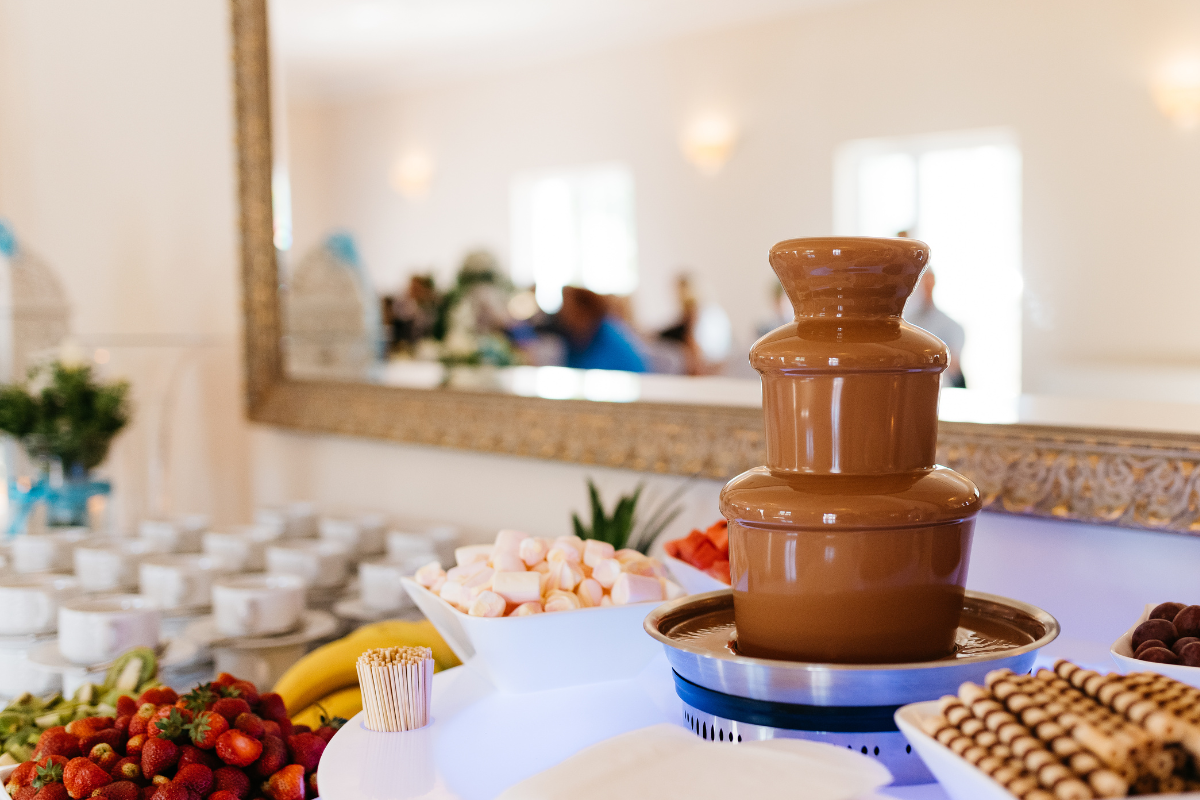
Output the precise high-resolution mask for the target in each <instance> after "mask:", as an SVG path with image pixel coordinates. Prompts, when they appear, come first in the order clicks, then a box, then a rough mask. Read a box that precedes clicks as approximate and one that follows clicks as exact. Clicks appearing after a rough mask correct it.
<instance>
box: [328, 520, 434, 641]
mask: <svg viewBox="0 0 1200 800" xmlns="http://www.w3.org/2000/svg"><path fill="white" fill-rule="evenodd" d="M437 544H438V542H437V540H435V539H434V538H433V537H431V536H430V535H429V534H428V533H427V532H424V531H422V532H421V533H411V532H407V531H391V532H389V533H388V534H387V546H386V554H385V556H384V557H383V558H374V559H368V560H364V561H361V562H359V564H358V596H357V597H347V598H345V599H344V600H342V601H340V602H338V603H337V604H336V605H335V606H334V609H333V610H334V613H336V614H337V615H338V616H339V617H341V618H342V619H344V620H347V621H349V622H351V623H357V624H361V623H365V622H374V621H377V620H381V619H392V618H401V617H419V616H420V612H418V611H416V608H415V606H413V604H412V601H411V599H409V596H408V593H407V592H405V591H404V588H403V585H402V584H401V583H400V579H401V578H402V577H404V576H406V575H411V574H413V573H414V572H415V571H416V570H417V569H418V568H419V567H422V566H424V565H425V564H428V563H429V562H430V561H434V560H437V558H438V554H437V549H438V548H437Z"/></svg>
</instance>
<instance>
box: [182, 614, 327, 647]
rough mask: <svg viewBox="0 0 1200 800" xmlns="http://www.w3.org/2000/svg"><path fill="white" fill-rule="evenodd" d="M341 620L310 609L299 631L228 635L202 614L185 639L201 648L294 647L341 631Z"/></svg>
mask: <svg viewBox="0 0 1200 800" xmlns="http://www.w3.org/2000/svg"><path fill="white" fill-rule="evenodd" d="M337 627H338V622H337V619H336V618H335V617H334V616H333V614H330V613H329V612H328V611H319V610H316V609H312V608H308V609H305V610H304V615H303V616H302V617H301V619H300V628H299V630H295V631H292V632H291V633H282V634H279V635H276V636H226V635H225V634H223V633H221V632H220V631H218V630H217V623H216V621H215V620H214V619H213V618H212V617H211V616H209V617H201V618H200V619H198V620H196V621H195V622H193V623H192V624H191V625H188V626H187V628H186V629H185V630H184V632H183V635H184V637H185V638H187V639H189V640H191V641H193V642H195V643H196V644H198V645H199V646H201V647H223V648H233V649H245V650H261V649H263V648H267V647H290V646H292V645H297V644H308V643H309V642H312V641H315V640H317V639H323V638H325V637H326V636H330V635H332V634H333V633H334V632H335V631H337Z"/></svg>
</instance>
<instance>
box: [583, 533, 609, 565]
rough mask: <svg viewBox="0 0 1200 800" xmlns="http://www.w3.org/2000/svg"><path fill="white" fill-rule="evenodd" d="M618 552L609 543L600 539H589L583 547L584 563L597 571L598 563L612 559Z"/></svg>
mask: <svg viewBox="0 0 1200 800" xmlns="http://www.w3.org/2000/svg"><path fill="white" fill-rule="evenodd" d="M615 552H616V551H615V550H614V549H613V546H612V545H611V544H609V543H608V542H602V541H600V540H599V539H588V540H587V543H586V544H584V546H583V563H584V564H587V565H588V566H589V567H592V568H593V569H595V567H596V562H597V561H600V560H601V559H604V558H612V557H613V554H614V553H615Z"/></svg>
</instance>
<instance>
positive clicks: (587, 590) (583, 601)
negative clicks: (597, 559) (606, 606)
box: [575, 578, 604, 608]
mask: <svg viewBox="0 0 1200 800" xmlns="http://www.w3.org/2000/svg"><path fill="white" fill-rule="evenodd" d="M575 596H576V597H578V598H579V605H581V606H582V607H584V608H595V607H596V606H598V605H600V599H601V598H602V597H604V587H603V586H601V585H600V584H598V583H596V582H595V581H594V580H592V579H591V578H584V579H583V580H581V581H580V582H579V586H578V587H577V588H576V589H575Z"/></svg>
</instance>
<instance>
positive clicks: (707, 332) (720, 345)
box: [658, 272, 733, 375]
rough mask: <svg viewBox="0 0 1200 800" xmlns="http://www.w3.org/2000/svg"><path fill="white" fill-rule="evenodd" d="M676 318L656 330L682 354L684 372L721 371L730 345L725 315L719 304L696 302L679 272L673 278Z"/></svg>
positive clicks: (692, 289) (689, 280) (688, 279)
mask: <svg viewBox="0 0 1200 800" xmlns="http://www.w3.org/2000/svg"><path fill="white" fill-rule="evenodd" d="M675 288H676V293H677V296H678V298H679V310H680V317H679V321H678V322H677V323H675V324H674V325H672V326H671V327H669V328H666V329H665V330H662V331H660V332H659V334H658V337H659V339H660V340H661V341H662V342H664V343H668V344H672V345H675V346H676V347H677V348H679V351H680V352H681V353H682V355H683V365H684V370H683V371H684V372H685V373H686V374H688V375H714V374H717V373H719V372H720V371H721V367H722V366H723V365H724V362H725V359H726V358H727V357H728V355H729V351H730V349H731V347H732V346H733V334H732V328H731V326H730V323H729V315H728V314H726V313H725V309H723V308H722V307H721V306H720V305H719V304H717V303H714V302H704V303H702V302H701V301H700V296H699V292H698V291H697V290H696V288H695V285H694V283H693V281H692V277H691V275H690V274H688V273H687V272H681V273H679V275H678V276H677V277H676V279H675Z"/></svg>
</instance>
